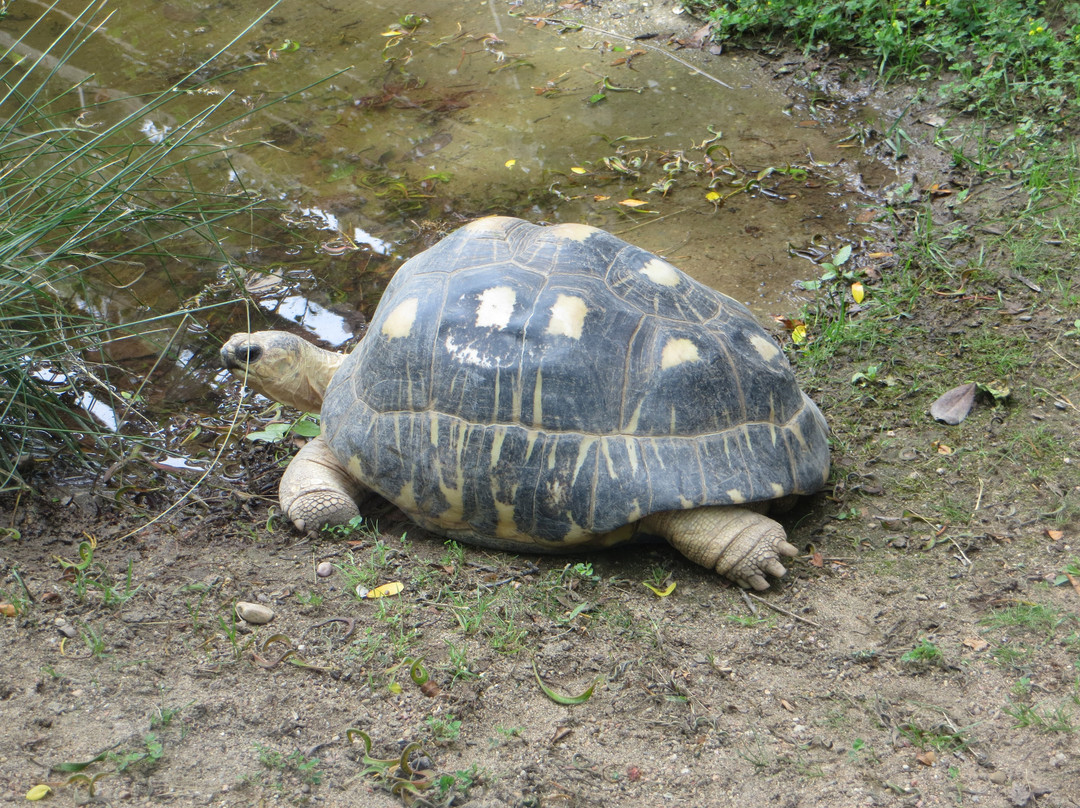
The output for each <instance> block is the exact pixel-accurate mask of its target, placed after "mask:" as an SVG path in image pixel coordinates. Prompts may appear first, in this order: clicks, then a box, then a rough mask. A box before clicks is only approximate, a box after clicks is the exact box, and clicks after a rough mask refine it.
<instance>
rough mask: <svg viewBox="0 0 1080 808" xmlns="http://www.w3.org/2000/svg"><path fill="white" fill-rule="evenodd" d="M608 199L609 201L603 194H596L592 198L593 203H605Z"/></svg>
mask: <svg viewBox="0 0 1080 808" xmlns="http://www.w3.org/2000/svg"><path fill="white" fill-rule="evenodd" d="M609 199H611V197H610V196H604V195H603V194H596V195H595V196H594V197H593V202H607V201H608V200H609Z"/></svg>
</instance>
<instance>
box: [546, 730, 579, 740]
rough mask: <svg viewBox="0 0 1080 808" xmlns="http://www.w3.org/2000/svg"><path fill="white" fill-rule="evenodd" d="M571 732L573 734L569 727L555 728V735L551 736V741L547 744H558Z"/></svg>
mask: <svg viewBox="0 0 1080 808" xmlns="http://www.w3.org/2000/svg"><path fill="white" fill-rule="evenodd" d="M571 732H573V730H572V729H570V727H558V728H556V730H555V734H554V735H552V736H551V740H550V741H548V743H558V742H559V741H561V740H562V739H563V738H565V737H566V736H567V735H569V734H570V733H571Z"/></svg>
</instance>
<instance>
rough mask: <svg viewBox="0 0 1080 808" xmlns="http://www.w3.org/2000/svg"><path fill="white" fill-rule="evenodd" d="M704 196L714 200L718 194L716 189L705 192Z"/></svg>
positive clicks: (718, 196) (717, 197)
mask: <svg viewBox="0 0 1080 808" xmlns="http://www.w3.org/2000/svg"><path fill="white" fill-rule="evenodd" d="M705 198H706V199H708V200H709V201H710V202H715V201H716V200H717V199H719V198H720V194H718V193H716V191H709V193H707V194H705Z"/></svg>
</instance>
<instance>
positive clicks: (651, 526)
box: [640, 506, 799, 589]
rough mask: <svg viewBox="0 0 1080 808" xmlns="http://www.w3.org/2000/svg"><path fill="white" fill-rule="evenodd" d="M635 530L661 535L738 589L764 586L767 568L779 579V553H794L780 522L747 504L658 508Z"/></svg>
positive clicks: (697, 562) (795, 551)
mask: <svg viewBox="0 0 1080 808" xmlns="http://www.w3.org/2000/svg"><path fill="white" fill-rule="evenodd" d="M640 529H641V530H643V531H645V532H646V533H655V534H656V535H658V536H663V537H664V538H666V539H667V540H668V541H669V542H670V543H671V546H672V547H674V548H675V549H676V550H678V551H679V552H681V553H682V554H683V555H685V556H686V557H687V558H689V559H690V560H691V561H693V562H694V563H695V564H700V565H701V566H703V567H709V568H710V569H714V570H716V571H717V572H719V573H720V574H721V575H724V576H726V577H727V578H730V579H731V580H732V581H734V582H735V583H737V584H738V585H739V586H741V587H743V588H750V587H753V588H754V589H768V588H769V582H768V580H766V578H765V574H766V573H768V574H769V575H775V576H776V577H777V578H779V577H781V576H783V575H784V573H786V572H787V570H786V569H784V565H783V564H781V563H780V556H795V555H798V553H799V551H798V550H796V549H795V548H794V547H793V546H792V545H790V544H788V542H787V534H786V533H785V532H784V528H783V527H782V526H781V525H780V523H779V522H776V521H774V520H772V519H770V518H769V517H767V516H765V515H763V514H760V513H757V512H755V511H751V510H747V509H746V508H736V507H729V506H728V507H709V508H695V509H693V510H686V511H661V512H660V513H654V514H652V515H651V516H646V517H645V518H644V519H642V520H641V524H640Z"/></svg>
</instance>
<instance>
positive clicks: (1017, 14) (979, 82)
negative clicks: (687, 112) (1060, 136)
mask: <svg viewBox="0 0 1080 808" xmlns="http://www.w3.org/2000/svg"><path fill="white" fill-rule="evenodd" d="M685 2H686V5H687V6H688V7H689V8H691V9H692V10H694V11H695V12H697V13H699V14H702V15H703V16H706V17H707V18H708V19H709V20H711V21H712V22H713V24H714V33H713V36H714V37H715V38H717V39H719V40H726V39H731V38H735V39H740V38H742V39H746V38H758V37H766V38H781V37H783V38H785V39H787V40H789V41H792V42H794V43H795V44H796V45H798V46H800V47H802V48H805V49H806V50H812V49H815V48H818V47H820V46H822V45H829V46H831V47H832V48H833V49H840V50H846V51H849V52H852V53H856V54H858V55H860V56H863V57H865V58H867V59H869V60H870V61H871V62H872V63H873V64H874V66H875V68H876V72H877V73H878V74H879V75H881V76H884V77H886V78H902V79H904V80H912V79H914V80H920V79H928V78H933V77H936V76H938V75H940V74H941V73H942V72H943V71H944V72H946V78H947V81H946V83H945V85H944V87H943V88H942V93H943V95H944V96H945V97H946V98H947V99H949V100H950V101H952V102H953V103H954V104H956V105H957V106H958V107H959V108H961V109H965V110H977V111H980V112H990V113H995V114H998V115H1002V116H1005V115H1018V114H1019V115H1024V114H1038V115H1040V116H1041V117H1043V118H1052V119H1054V120H1065V119H1066V118H1067V116H1068V115H1069V114H1070V113H1074V112H1075V111H1076V110H1077V87H1078V86H1080V72H1078V71H1080V17H1078V14H1077V8H1076V5H1075V4H1073V3H1062V2H1057V0H1050V1H1049V2H1047V1H1046V0H963V1H962V2H961V0H825V2H821V1H820V0H685Z"/></svg>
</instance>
